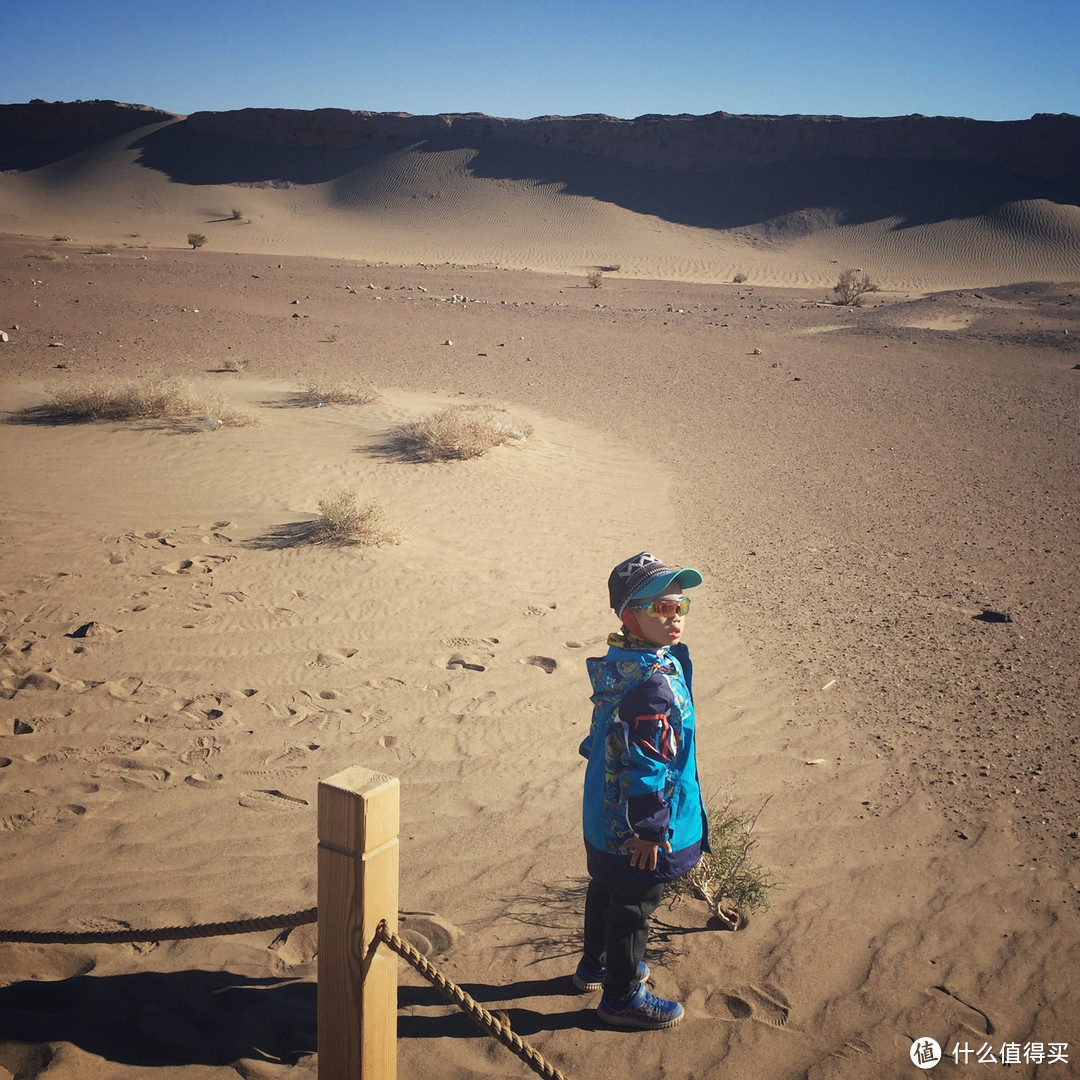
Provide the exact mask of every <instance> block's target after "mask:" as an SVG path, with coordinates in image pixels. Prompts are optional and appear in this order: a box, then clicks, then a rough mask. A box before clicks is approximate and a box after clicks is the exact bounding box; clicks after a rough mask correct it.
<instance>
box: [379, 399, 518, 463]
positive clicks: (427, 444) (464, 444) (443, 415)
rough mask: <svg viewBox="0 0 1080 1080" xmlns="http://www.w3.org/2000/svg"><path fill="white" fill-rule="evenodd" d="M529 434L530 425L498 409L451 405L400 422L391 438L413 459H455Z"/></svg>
mask: <svg viewBox="0 0 1080 1080" xmlns="http://www.w3.org/2000/svg"><path fill="white" fill-rule="evenodd" d="M531 434H532V427H531V425H529V424H522V423H520V422H518V421H516V420H515V419H514V418H513V417H512V416H510V415H509V414H507V413H505V412H503V411H502V410H500V409H494V408H491V407H490V406H480V405H451V406H450V407H449V408H446V409H440V410H438V411H437V412H433V413H429V414H428V415H427V416H422V417H420V419H419V420H414V421H412V423H409V424H404V425H402V426H401V427H400V428H398V429H397V430H396V431H395V432H393V433H392V436H391V441H392V444H393V445H394V447H395V448H396V449H398V450H399V451H400V452H402V453H404V454H406V455H407V456H409V457H411V458H413V459H414V460H416V461H455V460H463V459H466V458H476V457H480V456H481V455H483V454H486V453H487V452H488V451H489V450H492V449H494V448H495V447H496V446H502V445H503V444H504V443H509V442H523V441H524V440H525V439H527V438H528V437H529V436H530V435H531Z"/></svg>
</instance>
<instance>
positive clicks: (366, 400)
mask: <svg viewBox="0 0 1080 1080" xmlns="http://www.w3.org/2000/svg"><path fill="white" fill-rule="evenodd" d="M296 400H297V401H298V402H299V403H300V404H303V405H370V404H371V402H373V401H378V400H379V391H378V390H377V389H376V388H375V387H374V386H372V385H371V383H367V382H363V381H362V380H360V379H356V380H352V381H349V382H331V383H324V382H314V381H312V382H309V383H306V384H305V385H304V386H302V387H301V388H300V389H299V390H297V392H296Z"/></svg>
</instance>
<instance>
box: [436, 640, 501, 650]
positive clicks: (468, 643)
mask: <svg viewBox="0 0 1080 1080" xmlns="http://www.w3.org/2000/svg"><path fill="white" fill-rule="evenodd" d="M443 644H444V645H445V646H446V647H447V648H448V649H470V648H473V647H474V646H476V645H498V644H499V639H498V638H497V637H485V638H475V637H450V638H446V639H445V640H444V641H443Z"/></svg>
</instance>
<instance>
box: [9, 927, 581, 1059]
mask: <svg viewBox="0 0 1080 1080" xmlns="http://www.w3.org/2000/svg"><path fill="white" fill-rule="evenodd" d="M318 913H319V909H318V908H308V909H307V910H306V911H294V912H293V913H292V914H290V915H269V916H267V917H266V918H264V919H237V920H234V921H232V922H218V923H201V924H199V925H197V926H167V927H163V928H160V929H157V930H130V929H128V930H74V931H69V932H68V931H45V930H0V942H5V941H6V942H19V943H22V944H29V945H105V944H111V945H116V944H121V943H123V942H133V941H140V942H141V941H185V940H188V939H191V938H207V937H222V936H224V935H226V934H251V933H255V932H257V931H261V930H284V929H287V928H289V927H293V926H303V925H304V924H306V923H313V922H318ZM375 936H376V938H377V939H378V940H380V941H382V942H385V944H387V945H388V946H389V947H390V948H391V949H393V951H394V952H396V953H397V954H398V956H400V957H402V958H403V959H404V960H407V961H408V962H409V963H410V964H411V965H412V966H413V967H414V968H415V969H416V970H417V971H418V972H419V973H420V974H421V975H423V976H424V978H425V979H427V980H428V981H429V982H430V983H431V984H432V985H433V986H434V987H435V988H436V989H437V990H438V991H439V992H440V993H441V994H442V995H443V996H444V997H445V998H447V1000H449V1001H451V1002H453V1004H455V1005H457V1007H458V1008H459V1009H461V1010H462V1012H465V1013H468V1015H469V1016H470V1017H472V1019H473V1021H474V1022H475V1023H476V1024H478V1025H479V1026H480V1027H481V1028H483V1029H484V1030H485V1031H487V1033H488V1034H489V1035H491V1036H493V1037H494V1038H496V1039H498V1041H499V1042H501V1043H502V1044H503V1046H505V1047H506V1048H507V1049H508V1050H509V1051H510V1052H511V1053H512V1054H515V1055H516V1056H517V1057H519V1058H520V1059H521V1060H522V1061H524V1062H525V1064H526V1065H528V1066H529V1068H530V1069H532V1070H533V1072H535V1073H537V1074H538V1075H539V1076H543V1077H545V1078H546V1080H567V1077H566V1075H565V1074H564V1073H562V1072H560V1071H559V1070H558V1069H557V1068H556V1067H555V1066H554V1065H552V1064H550V1063H549V1062H548V1061H546V1060H545V1059H544V1057H543V1055H542V1054H541V1053H540V1052H539V1051H538V1050H537V1049H536V1048H535V1047H533V1046H530V1045H529V1044H528V1043H527V1042H525V1041H524V1040H523V1039H522V1038H521V1036H520V1035H517V1034H516V1033H515V1032H513V1031H512V1030H511V1029H510V1024H509V1022H508V1021H503V1020H499V1019H498V1018H497V1017H496V1016H494V1015H493V1014H492V1013H490V1012H488V1010H487V1009H485V1008H484V1007H483V1006H482V1005H480V1004H479V1003H478V1002H477V1001H476V1000H475V999H474V998H472V997H470V996H469V995H468V994H467V993H466V992H465V991H464V990H462V989H461V987H460V986H458V985H457V984H456V983H453V982H451V981H450V980H449V979H448V978H446V976H445V975H443V974H442V972H440V971H439V970H438V969H437V968H435V967H433V966H432V965H431V964H430V963H429V962H428V960H427V958H426V957H424V956H423V955H422V954H421V953H419V952H417V950H416V949H414V948H413V946H412V945H410V944H409V943H408V942H407V941H406V940H405V939H404V938H401V937H398V935H397V934H395V933H394V932H393V931H392V930H390V929H389V927H387V925H386V922H385V921H383V922H380V923H379V926H378V928H377V929H376V931H375Z"/></svg>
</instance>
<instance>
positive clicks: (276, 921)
mask: <svg viewBox="0 0 1080 1080" xmlns="http://www.w3.org/2000/svg"><path fill="white" fill-rule="evenodd" d="M318 911H319V909H318V908H308V909H307V910H306V911H294V912H293V913H292V914H291V915H268V916H267V917H266V918H264V919H237V920H234V921H233V922H219V923H202V924H200V925H198V926H167V927H164V928H162V929H159V930H130V929H128V930H75V931H71V932H64V931H44V930H0V941H17V942H22V943H23V944H30V945H116V944H120V943H123V942H126V941H186V940H187V939H189V938H206V937H222V936H223V935H225V934H253V933H255V932H256V931H259V930H284V929H287V928H289V927H292V926H303V925H304V924H305V923H313V922H318Z"/></svg>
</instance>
